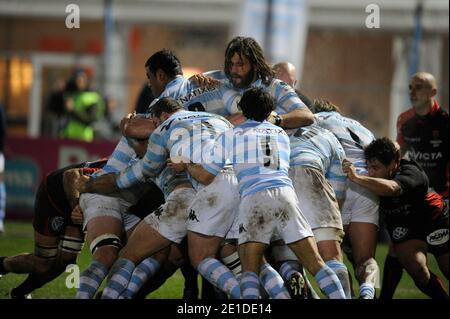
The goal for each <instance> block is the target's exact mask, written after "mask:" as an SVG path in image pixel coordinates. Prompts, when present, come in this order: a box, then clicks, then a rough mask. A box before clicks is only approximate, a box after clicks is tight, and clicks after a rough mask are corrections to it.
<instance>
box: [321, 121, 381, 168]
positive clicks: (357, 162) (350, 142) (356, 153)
mask: <svg viewBox="0 0 450 319" xmlns="http://www.w3.org/2000/svg"><path fill="white" fill-rule="evenodd" d="M314 116H315V119H316V122H317V124H319V125H320V126H321V127H323V128H326V129H327V130H329V131H331V132H332V133H333V134H334V135H335V136H336V137H337V139H338V140H339V142H340V143H341V145H342V147H343V148H344V151H345V156H346V158H347V159H348V160H349V161H351V162H352V163H353V165H354V166H355V168H356V170H357V172H358V173H363V174H367V163H366V160H365V157H364V148H365V147H366V146H367V145H369V144H370V143H371V142H372V141H373V140H375V137H374V135H373V134H372V132H371V131H369V130H368V129H367V128H365V127H364V126H362V125H361V123H359V122H358V121H356V120H353V119H351V118H348V117H345V116H342V115H341V114H339V113H338V112H320V113H316V114H314Z"/></svg>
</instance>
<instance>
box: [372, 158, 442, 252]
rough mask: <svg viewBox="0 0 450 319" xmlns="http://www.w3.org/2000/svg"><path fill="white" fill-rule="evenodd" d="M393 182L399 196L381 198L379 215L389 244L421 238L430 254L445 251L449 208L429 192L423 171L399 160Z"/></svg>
mask: <svg viewBox="0 0 450 319" xmlns="http://www.w3.org/2000/svg"><path fill="white" fill-rule="evenodd" d="M393 180H394V181H396V182H397V183H398V184H399V185H400V186H401V188H402V192H401V194H400V195H399V196H389V197H388V196H380V213H381V214H382V215H383V217H384V218H385V222H386V227H387V229H388V232H389V235H390V237H391V239H392V241H393V242H394V243H399V242H402V241H405V240H409V239H420V240H423V241H425V242H426V243H427V244H428V245H429V247H430V248H429V249H430V251H432V252H436V253H439V254H440V253H441V252H442V251H447V252H448V248H447V245H448V207H447V206H446V204H445V203H444V201H443V200H442V197H441V196H440V195H439V194H437V193H435V192H430V191H429V190H428V177H427V175H426V174H425V172H424V170H423V169H422V168H421V167H420V165H419V164H418V163H416V162H414V161H409V160H405V159H402V160H401V161H400V168H399V170H398V171H397V172H396V174H395V176H394V178H393ZM437 237H439V238H438V239H437Z"/></svg>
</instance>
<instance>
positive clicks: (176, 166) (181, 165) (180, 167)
mask: <svg viewBox="0 0 450 319" xmlns="http://www.w3.org/2000/svg"><path fill="white" fill-rule="evenodd" d="M174 161H175V162H176V163H175V162H173V161H172V160H171V159H170V158H169V159H167V161H166V165H167V167H168V168H171V169H173V170H174V171H175V172H177V173H181V172H184V171H185V170H186V169H187V167H186V165H187V164H188V163H185V162H183V161H182V160H181V161H177V160H176V159H175V160H174Z"/></svg>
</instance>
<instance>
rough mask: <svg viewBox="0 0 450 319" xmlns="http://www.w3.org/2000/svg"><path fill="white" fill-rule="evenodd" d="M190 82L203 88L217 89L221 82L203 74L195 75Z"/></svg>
mask: <svg viewBox="0 0 450 319" xmlns="http://www.w3.org/2000/svg"><path fill="white" fill-rule="evenodd" d="M189 81H191V82H194V83H196V84H197V85H198V86H199V87H201V88H216V87H218V86H219V85H220V81H219V80H216V79H213V78H211V77H209V76H206V75H203V74H201V73H200V74H195V75H193V76H191V77H190V78H189Z"/></svg>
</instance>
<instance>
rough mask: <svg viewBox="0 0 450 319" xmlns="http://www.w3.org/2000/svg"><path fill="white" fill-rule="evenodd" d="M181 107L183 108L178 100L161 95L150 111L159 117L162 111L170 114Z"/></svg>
mask: <svg viewBox="0 0 450 319" xmlns="http://www.w3.org/2000/svg"><path fill="white" fill-rule="evenodd" d="M181 109H183V105H182V104H181V103H180V102H178V101H177V100H175V99H173V98H171V97H163V98H161V99H159V100H158V101H157V102H156V103H155V104H154V105H153V106H152V108H151V113H152V114H153V115H154V116H156V117H160V116H161V114H162V113H163V112H166V113H168V114H172V113H175V112H176V111H178V110H181Z"/></svg>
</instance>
